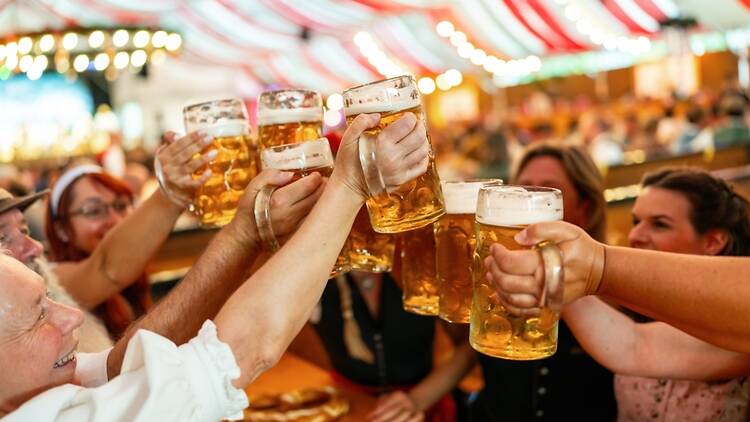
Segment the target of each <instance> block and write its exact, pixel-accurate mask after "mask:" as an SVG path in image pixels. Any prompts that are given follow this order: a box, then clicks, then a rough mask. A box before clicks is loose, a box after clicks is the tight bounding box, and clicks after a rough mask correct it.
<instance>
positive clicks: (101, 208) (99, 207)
mask: <svg viewBox="0 0 750 422" xmlns="http://www.w3.org/2000/svg"><path fill="white" fill-rule="evenodd" d="M132 206H133V204H132V203H131V202H130V200H129V199H115V200H114V201H112V202H111V203H109V204H107V203H104V202H97V203H90V204H85V205H84V206H82V207H81V208H79V209H77V210H75V211H72V212H71V213H70V216H71V217H75V216H77V215H80V216H82V217H83V218H88V219H89V220H102V219H105V218H107V217H108V216H109V210H110V209H112V211H114V212H115V213H117V214H119V215H124V214H125V213H126V212H128V211H129V210H130V208H131V207H132Z"/></svg>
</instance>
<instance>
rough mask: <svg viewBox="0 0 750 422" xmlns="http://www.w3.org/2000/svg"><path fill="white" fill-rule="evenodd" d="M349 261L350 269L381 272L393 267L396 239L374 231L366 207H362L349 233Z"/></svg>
mask: <svg viewBox="0 0 750 422" xmlns="http://www.w3.org/2000/svg"><path fill="white" fill-rule="evenodd" d="M349 241H350V248H351V249H350V252H349V263H350V265H351V268H352V269H356V270H362V271H369V272H371V273H382V272H387V271H390V270H391V268H392V267H393V251H394V250H395V248H396V239H395V237H394V236H392V235H388V234H381V233H377V232H375V230H373V229H372V225H370V218H369V217H368V216H367V209H366V208H365V207H362V208H361V209H360V210H359V212H358V213H357V217H356V218H355V219H354V225H353V226H352V231H351V233H349Z"/></svg>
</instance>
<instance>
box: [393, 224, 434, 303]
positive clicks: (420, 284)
mask: <svg viewBox="0 0 750 422" xmlns="http://www.w3.org/2000/svg"><path fill="white" fill-rule="evenodd" d="M400 236H401V245H402V249H401V284H402V289H403V306H404V310H405V311H407V312H411V313H414V314H419V315H437V314H438V303H439V301H440V296H439V295H438V281H437V275H436V274H435V234H434V233H433V226H432V224H430V225H429V226H425V227H422V228H419V229H415V230H409V231H408V232H403V233H401V235H400Z"/></svg>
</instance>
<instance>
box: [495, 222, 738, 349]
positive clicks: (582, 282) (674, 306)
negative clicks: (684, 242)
mask: <svg viewBox="0 0 750 422" xmlns="http://www.w3.org/2000/svg"><path fill="white" fill-rule="evenodd" d="M516 240H517V241H518V242H519V243H521V244H524V245H534V244H536V243H538V242H539V241H542V240H549V241H553V242H555V243H556V244H557V245H558V246H559V247H560V249H561V251H562V254H563V258H564V274H565V301H566V302H571V301H573V300H575V299H578V298H579V297H581V296H584V295H586V294H593V293H596V294H598V295H600V296H602V297H604V298H606V299H610V300H612V301H615V302H618V303H621V304H623V305H625V306H627V307H629V308H631V309H633V310H635V311H637V312H640V313H642V314H644V315H647V316H650V317H652V318H654V319H657V320H660V321H664V322H666V323H668V324H670V325H673V326H675V327H677V328H679V329H681V330H683V331H685V332H687V333H688V334H691V335H694V336H696V337H698V338H700V339H702V340H705V341H707V342H709V343H712V344H714V345H716V346H719V347H723V348H726V349H729V350H734V351H738V352H743V353H750V311H749V310H748V308H747V304H748V303H750V284H748V283H747V274H750V258H745V257H742V258H739V257H715V256H711V257H707V256H694V255H684V254H674V253H666V252H655V251H646V250H640V249H630V248H619V247H610V246H605V245H603V244H601V243H598V242H596V241H595V240H593V239H591V237H589V236H588V235H587V234H586V233H585V232H584V231H583V230H582V229H580V228H578V227H576V226H573V225H571V224H567V223H564V222H554V223H540V224H535V225H532V226H529V228H527V229H526V230H524V231H522V232H521V233H519V234H518V235H517V236H516ZM484 264H485V268H486V269H488V277H489V279H491V280H492V281H493V282H494V284H495V285H496V287H497V288H498V293H499V295H500V298H501V300H502V301H503V303H504V304H505V305H506V307H507V308H508V309H510V310H512V311H513V312H516V313H533V312H535V309H536V308H537V306H538V303H539V292H540V291H541V289H540V286H541V280H542V275H543V274H542V273H543V269H542V266H541V260H540V258H539V255H538V253H537V252H535V251H530V250H521V251H509V250H507V249H505V248H504V247H502V245H493V246H492V257H489V258H488V259H487V260H485V262H484Z"/></svg>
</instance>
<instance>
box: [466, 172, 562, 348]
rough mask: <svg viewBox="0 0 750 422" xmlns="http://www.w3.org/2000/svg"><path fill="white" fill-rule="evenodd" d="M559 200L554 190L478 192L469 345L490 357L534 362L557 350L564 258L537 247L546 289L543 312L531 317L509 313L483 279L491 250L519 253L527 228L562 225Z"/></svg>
mask: <svg viewBox="0 0 750 422" xmlns="http://www.w3.org/2000/svg"><path fill="white" fill-rule="evenodd" d="M562 217H563V200H562V194H561V193H560V191H559V190H557V189H552V188H541V187H529V186H508V185H501V184H488V185H484V186H482V187H481V188H480V190H479V197H478V201H477V210H476V236H477V247H476V251H475V253H474V268H473V279H474V294H473V299H472V304H471V325H470V333H469V342H470V343H471V346H472V347H473V348H474V349H475V350H477V351H478V352H481V353H484V354H486V355H489V356H494V357H499V358H504V359H512V360H534V359H542V358H545V357H548V356H551V355H552V354H554V353H555V351H556V350H557V326H558V320H559V318H560V310H561V309H562V299H563V298H562V294H563V288H562V287H563V284H562V257H561V256H560V250H559V249H558V248H557V246H556V245H554V244H552V243H547V242H542V243H540V244H539V245H537V246H536V247H535V249H537V250H538V251H539V253H540V255H541V257H542V260H543V262H544V270H545V287H544V292H543V294H542V299H541V303H540V307H541V312H540V314H539V315H538V316H534V317H519V316H515V315H512V314H510V313H508V312H507V311H506V310H505V308H504V307H503V306H502V304H501V303H500V300H499V298H498V294H497V291H496V290H495V288H494V286H492V284H491V283H490V282H488V281H487V279H486V276H485V274H486V269H485V268H484V259H485V258H486V257H487V256H489V254H490V252H489V251H490V246H492V244H495V243H500V244H501V245H503V246H505V247H506V248H508V249H523V248H525V247H524V246H521V245H519V244H517V243H516V241H515V240H514V238H513V237H514V236H515V235H516V234H517V233H518V232H520V231H521V230H523V229H524V228H526V226H528V225H529V224H534V223H539V222H543V221H557V220H562Z"/></svg>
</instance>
